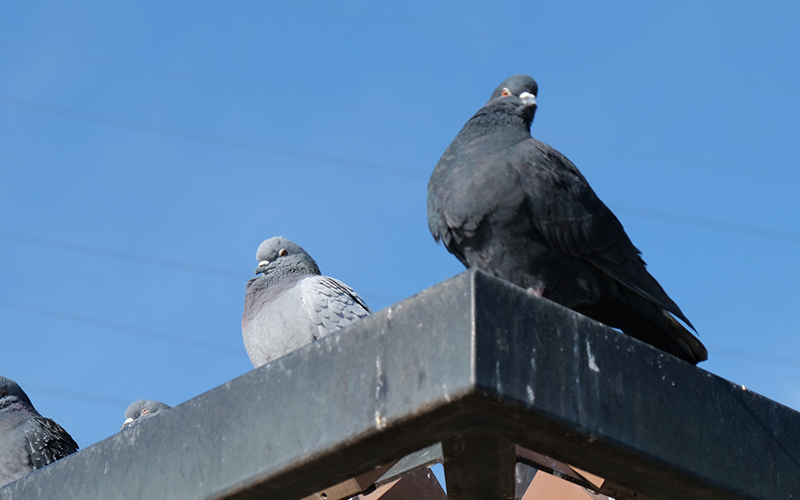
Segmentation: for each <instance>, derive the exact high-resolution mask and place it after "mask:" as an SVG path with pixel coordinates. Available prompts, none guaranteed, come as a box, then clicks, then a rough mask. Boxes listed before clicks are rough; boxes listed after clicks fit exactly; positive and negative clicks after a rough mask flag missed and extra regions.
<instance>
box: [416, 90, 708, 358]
mask: <svg viewBox="0 0 800 500" xmlns="http://www.w3.org/2000/svg"><path fill="white" fill-rule="evenodd" d="M537 91H538V87H537V85H536V82H535V81H534V80H533V78H531V77H529V76H526V75H514V76H512V77H510V78H508V79H507V80H506V81H504V82H503V83H501V84H500V86H499V87H497V89H495V91H494V92H493V93H492V96H491V98H490V100H489V102H488V103H487V104H486V105H485V106H484V107H483V108H481V109H480V110H479V111H478V112H477V113H475V115H474V116H473V117H472V118H470V120H469V121H468V122H467V123H466V124H465V125H464V128H463V129H461V132H459V133H458V135H457V136H456V138H455V140H454V141H453V143H452V144H450V147H448V148H447V150H446V151H445V152H444V154H443V155H442V158H441V159H440V160H439V163H438V164H437V165H436V168H434V170H433V174H432V175H431V179H430V183H429V184H428V226H429V227H430V230H431V233H433V237H434V238H435V239H436V241H442V242H443V243H444V245H445V247H446V248H447V249H448V250H449V251H450V252H451V253H452V254H453V255H455V256H456V257H457V258H458V260H460V261H461V263H463V264H464V265H465V266H466V267H468V268H471V267H475V268H478V269H483V270H485V271H488V272H489V273H491V274H494V275H495V276H499V277H501V278H504V279H506V280H508V281H511V282H512V283H515V284H517V285H519V286H521V287H523V288H526V289H528V290H529V291H530V292H531V293H533V294H535V295H537V296H542V297H546V298H548V299H550V300H553V301H555V302H558V303H559V304H561V305H564V306H566V307H569V308H571V309H574V310H575V311H578V312H580V313H582V314H585V315H586V316H589V317H591V318H594V319H596V320H598V321H600V322H602V323H605V324H607V325H610V326H613V327H616V328H619V329H621V330H622V331H623V332H625V333H626V334H628V335H630V336H632V337H635V338H637V339H639V340H642V341H644V342H647V343H648V344H651V345H653V346H655V347H657V348H659V349H662V350H664V351H666V352H669V353H671V354H674V355H675V356H678V357H679V358H681V359H684V360H686V361H688V362H690V363H694V364H697V363H698V362H700V361H703V360H705V359H707V357H708V354H707V352H706V348H705V347H704V346H703V344H702V343H700V341H699V340H698V339H697V338H696V337H695V336H694V335H692V333H691V332H689V331H688V330H687V329H686V328H684V327H683V325H681V324H680V323H679V322H678V321H677V320H676V319H675V317H673V315H674V316H677V317H678V318H680V319H681V320H683V321H684V322H685V323H686V324H687V325H689V326H690V327H692V328H694V327H693V326H692V324H691V323H690V322H689V320H688V319H687V318H686V316H684V314H683V313H682V312H681V310H680V308H679V307H678V306H677V305H676V304H675V302H673V301H672V299H670V298H669V296H667V294H666V292H664V289H663V288H661V285H659V284H658V282H657V281H656V280H655V278H653V277H652V276H651V275H650V273H648V272H647V270H646V269H645V263H644V261H643V260H642V258H641V257H640V252H639V250H637V249H636V247H634V246H633V243H632V242H631V240H630V238H628V235H627V234H625V230H624V229H623V228H622V224H620V222H619V220H617V218H616V217H615V216H614V214H613V213H611V210H609V209H608V207H606V206H605V205H604V204H603V202H602V201H600V199H599V198H598V197H597V195H596V194H595V193H594V191H593V190H592V188H591V187H589V183H588V182H587V181H586V179H585V178H584V177H583V175H582V174H581V173H580V172H579V171H578V169H577V168H576V167H575V165H573V164H572V162H571V161H569V160H568V159H567V158H566V157H565V156H564V155H562V154H561V153H559V152H558V151H556V150H555V149H553V148H552V147H550V146H548V145H547V144H545V143H543V142H539V141H537V140H536V139H534V138H533V137H531V134H530V127H531V122H533V115H534V113H535V112H536V94H537Z"/></svg>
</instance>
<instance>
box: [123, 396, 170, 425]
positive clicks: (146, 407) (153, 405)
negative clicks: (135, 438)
mask: <svg viewBox="0 0 800 500" xmlns="http://www.w3.org/2000/svg"><path fill="white" fill-rule="evenodd" d="M170 408H171V406H169V405H166V404H164V403H162V402H161V401H152V400H150V399H140V400H138V401H134V402H133V403H131V404H130V405H128V408H127V409H126V410H125V422H123V423H122V427H120V429H119V430H123V429H130V428H131V427H134V426H136V425H138V424H139V423H141V421H142V420H145V419H147V418H150V417H154V416H156V415H161V413H162V412H163V410H169V409H170Z"/></svg>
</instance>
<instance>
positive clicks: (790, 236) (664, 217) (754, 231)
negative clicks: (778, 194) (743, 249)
mask: <svg viewBox="0 0 800 500" xmlns="http://www.w3.org/2000/svg"><path fill="white" fill-rule="evenodd" d="M612 206H613V208H614V210H615V211H618V212H625V213H629V214H631V215H636V216H639V217H644V218H647V219H655V220H660V221H664V222H672V223H673V224H680V225H682V226H694V227H702V228H705V229H715V230H718V231H725V232H728V233H736V234H744V235H747V236H756V237H758V238H766V239H770V240H778V241H788V242H790V243H798V242H800V233H793V232H789V231H778V230H775V229H767V228H764V227H758V226H749V225H747V224H739V223H736V222H725V221H720V220H712V219H705V218H702V217H694V216H691V215H680V214H673V213H667V212H659V211H656V210H650V209H647V208H637V207H630V206H624V205H612Z"/></svg>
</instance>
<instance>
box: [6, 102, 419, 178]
mask: <svg viewBox="0 0 800 500" xmlns="http://www.w3.org/2000/svg"><path fill="white" fill-rule="evenodd" d="M0 105H2V106H6V107H9V108H16V109H22V110H25V111H35V112H37V113H45V114H48V115H54V116H59V117H62V118H70V119H73V120H81V121H85V122H91V123H99V124H101V125H109V126H112V127H118V128H124V129H128V130H136V131H138V132H147V133H149V134H156V135H163V136H168V137H177V138H179V139H189V140H192V141H197V142H205V143H209V144H216V145H218V146H225V147H230V148H236V149H244V150H247V151H256V152H259V153H266V154H270V155H276V156H283V157H287V158H292V159H297V160H303V161H309V162H314V163H322V164H326V165H333V166H337V167H343V168H350V169H356V170H367V171H372V172H380V173H383V174H387V175H394V176H397V177H405V178H408V179H424V178H427V173H425V172H422V171H420V170H416V169H413V168H407V167H398V166H396V165H386V164H384V163H378V162H372V161H364V160H356V159H353V158H344V157H341V156H335V155H330V154H325V153H314V152H311V151H304V150H300V149H294V148H288V147H286V146H279V145H277V144H265V143H262V142H256V141H250V140H246V139H238V138H235V137H226V136H223V135H217V134H211V133H208V132H201V131H198V130H190V129H184V128H179V127H172V126H169V125H159V124H155V123H146V122H140V121H138V120H131V119H129V118H119V117H116V116H110V115H104V114H100V113H94V112H91V111H82V110H79V109H74V108H67V107H64V106H54V105H52V104H45V103H41V102H34V101H27V100H23V99H17V98H14V97H8V96H0Z"/></svg>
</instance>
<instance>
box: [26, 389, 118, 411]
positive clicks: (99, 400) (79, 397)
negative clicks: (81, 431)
mask: <svg viewBox="0 0 800 500" xmlns="http://www.w3.org/2000/svg"><path fill="white" fill-rule="evenodd" d="M25 389H26V390H27V392H28V393H31V392H38V393H40V394H46V395H48V396H52V397H54V398H61V399H69V400H72V401H81V402H84V403H95V404H100V405H106V406H113V407H115V408H119V407H122V408H127V407H128V404H130V403H131V401H127V400H125V399H122V398H117V397H114V396H104V395H101V394H90V393H88V392H81V391H71V390H66V389H57V388H55V387H45V386H42V385H36V384H28V383H26V384H25Z"/></svg>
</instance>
